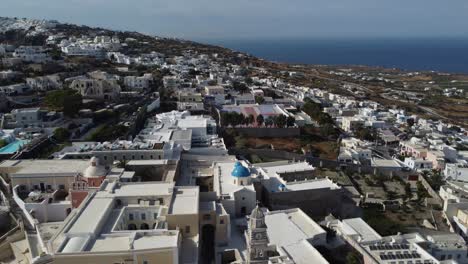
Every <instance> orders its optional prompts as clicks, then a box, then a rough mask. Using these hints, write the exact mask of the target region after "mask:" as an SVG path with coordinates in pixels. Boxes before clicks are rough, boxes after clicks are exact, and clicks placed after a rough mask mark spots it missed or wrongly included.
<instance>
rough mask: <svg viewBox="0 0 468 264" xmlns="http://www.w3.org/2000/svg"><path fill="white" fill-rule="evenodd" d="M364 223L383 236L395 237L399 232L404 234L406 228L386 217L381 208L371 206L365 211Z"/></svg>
mask: <svg viewBox="0 0 468 264" xmlns="http://www.w3.org/2000/svg"><path fill="white" fill-rule="evenodd" d="M363 212H364V215H363V218H364V221H366V222H367V224H369V225H370V226H371V227H372V228H373V229H374V230H375V231H377V233H379V234H380V235H381V236H390V235H395V234H396V233H398V232H404V227H403V226H402V225H401V224H399V223H397V222H395V221H393V220H391V219H389V218H388V217H385V214H384V213H383V212H382V211H381V208H379V207H377V206H369V207H367V208H364V209H363Z"/></svg>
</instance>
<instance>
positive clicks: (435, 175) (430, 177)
mask: <svg viewBox="0 0 468 264" xmlns="http://www.w3.org/2000/svg"><path fill="white" fill-rule="evenodd" d="M423 177H424V179H426V181H427V182H428V183H429V185H430V186H431V188H432V189H433V190H434V191H436V192H437V191H439V189H440V187H441V186H442V185H444V183H445V181H444V178H443V177H442V173H441V172H440V171H439V170H432V171H431V172H428V171H424V172H423Z"/></svg>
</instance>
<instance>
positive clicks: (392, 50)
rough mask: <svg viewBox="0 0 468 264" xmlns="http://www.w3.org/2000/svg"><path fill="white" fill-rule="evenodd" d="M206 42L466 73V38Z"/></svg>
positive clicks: (261, 53) (336, 61)
mask: <svg viewBox="0 0 468 264" xmlns="http://www.w3.org/2000/svg"><path fill="white" fill-rule="evenodd" d="M205 42H207V41H205ZM209 43H210V44H215V45H221V46H224V47H227V48H230V49H234V50H237V51H242V52H246V53H249V54H251V55H254V56H257V57H260V58H264V59H267V60H271V61H277V62H288V63H304V64H328V65H345V64H352V65H370V66H383V67H387V68H400V69H405V70H416V71H417V70H434V71H442V72H453V73H468V38H466V39H461V38H460V39H356V40H350V39H319V40H312V39H311V40H293V39H288V40H220V41H209Z"/></svg>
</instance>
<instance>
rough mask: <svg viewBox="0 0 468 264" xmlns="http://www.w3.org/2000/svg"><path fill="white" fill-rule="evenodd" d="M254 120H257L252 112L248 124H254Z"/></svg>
mask: <svg viewBox="0 0 468 264" xmlns="http://www.w3.org/2000/svg"><path fill="white" fill-rule="evenodd" d="M254 121H255V117H254V116H253V115H252V114H250V115H249V116H248V117H247V124H249V125H250V124H253V123H254Z"/></svg>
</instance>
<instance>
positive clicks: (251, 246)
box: [247, 203, 269, 264]
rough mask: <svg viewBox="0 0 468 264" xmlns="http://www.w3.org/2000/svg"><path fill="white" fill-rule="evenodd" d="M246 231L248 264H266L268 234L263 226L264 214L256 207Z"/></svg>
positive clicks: (264, 225)
mask: <svg viewBox="0 0 468 264" xmlns="http://www.w3.org/2000/svg"><path fill="white" fill-rule="evenodd" d="M248 225H249V229H248V231H247V247H248V252H249V254H248V260H247V263H249V264H254V263H255V264H268V243H269V240H268V233H267V226H266V224H265V214H264V213H263V211H262V209H260V207H259V206H258V203H257V206H256V207H255V209H253V210H252V213H251V214H250V219H249V223H248Z"/></svg>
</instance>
